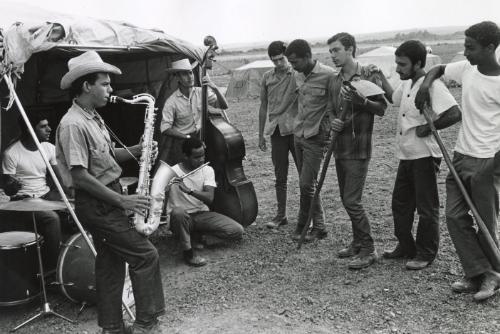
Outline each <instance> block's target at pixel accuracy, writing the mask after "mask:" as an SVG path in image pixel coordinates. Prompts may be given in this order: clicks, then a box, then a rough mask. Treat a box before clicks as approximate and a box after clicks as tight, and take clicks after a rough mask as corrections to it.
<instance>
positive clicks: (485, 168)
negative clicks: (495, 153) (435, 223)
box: [446, 152, 500, 278]
mask: <svg viewBox="0 0 500 334" xmlns="http://www.w3.org/2000/svg"><path fill="white" fill-rule="evenodd" d="M453 166H454V167H455V170H456V171H457V173H458V175H459V177H460V179H461V180H462V182H463V184H464V186H465V188H466V189H467V192H468V193H469V195H470V197H471V198H472V202H473V203H474V205H475V206H476V209H477V211H478V212H479V215H480V216H481V218H482V220H483V221H484V224H485V225H486V228H487V229H488V230H489V232H490V235H491V236H492V238H493V240H494V241H495V242H496V243H497V245H498V234H497V219H498V191H497V189H496V188H495V177H494V176H495V175H498V171H495V170H494V159H493V158H488V159H481V158H473V157H469V156H466V155H463V154H460V153H458V152H455V154H454V156H453ZM499 167H500V165H497V166H496V168H499ZM469 210H470V209H469V206H468V205H467V203H466V202H465V199H464V196H463V195H462V193H461V192H460V189H459V187H458V185H457V183H456V182H455V179H454V178H453V176H452V175H451V174H449V175H448V176H447V178H446V224H447V226H448V231H449V232H450V237H451V240H452V241H453V244H454V245H455V249H456V251H457V254H458V257H459V258H460V262H461V263H462V267H463V269H464V272H465V276H466V277H469V278H472V277H475V276H477V275H480V274H483V273H485V272H486V271H488V270H491V269H492V266H491V263H490V260H489V257H490V258H491V255H489V252H488V248H487V247H486V246H485V245H486V241H485V238H484V235H483V233H482V232H480V231H478V230H477V228H476V227H475V225H474V222H473V219H472V216H471V215H470V214H469Z"/></svg>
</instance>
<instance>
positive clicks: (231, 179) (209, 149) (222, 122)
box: [200, 36, 258, 227]
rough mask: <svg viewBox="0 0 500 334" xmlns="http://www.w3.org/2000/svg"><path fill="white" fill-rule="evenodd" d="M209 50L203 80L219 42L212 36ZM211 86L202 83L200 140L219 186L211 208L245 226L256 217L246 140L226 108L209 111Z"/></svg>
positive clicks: (206, 41)
mask: <svg viewBox="0 0 500 334" xmlns="http://www.w3.org/2000/svg"><path fill="white" fill-rule="evenodd" d="M204 44H205V46H207V47H208V48H207V51H206V52H205V54H204V56H203V61H202V63H201V76H200V80H202V79H203V78H204V77H205V76H206V73H207V68H211V66H212V62H213V58H214V56H215V50H216V49H217V42H216V41H215V38H213V37H212V36H207V37H205V40H204ZM207 89H208V87H207V86H206V85H202V128H201V132H200V137H201V140H202V141H204V142H205V145H206V160H207V161H209V162H210V165H211V166H212V168H213V169H214V172H215V180H216V183H217V188H215V197H214V201H213V204H212V207H211V209H212V210H213V211H215V212H219V213H221V214H223V215H226V216H228V217H231V218H232V219H234V220H235V221H237V222H238V223H240V224H241V225H242V226H243V227H246V226H248V225H250V224H251V223H253V222H254V221H255V218H256V217H257V210H258V204H257V196H256V195H255V189H254V187H253V184H252V182H251V181H250V180H248V179H247V178H246V176H245V172H244V171H243V165H242V160H243V159H244V157H245V142H244V140H243V136H242V134H241V132H240V131H239V130H238V129H236V128H235V127H234V126H233V125H231V124H230V123H229V122H228V121H227V117H226V116H225V114H224V112H223V111H220V112H219V113H209V112H208V95H207V94H208V92H207Z"/></svg>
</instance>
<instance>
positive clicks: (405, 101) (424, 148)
mask: <svg viewBox="0 0 500 334" xmlns="http://www.w3.org/2000/svg"><path fill="white" fill-rule="evenodd" d="M423 81H424V77H421V78H419V79H418V80H417V81H416V82H415V84H413V87H412V81H411V80H404V81H402V82H401V84H400V85H399V87H398V88H397V89H396V90H395V91H394V93H393V95H392V101H393V103H394V106H396V107H397V106H399V112H398V125H397V133H396V156H397V157H398V159H400V160H414V159H420V158H425V157H434V158H441V157H442V153H441V150H440V149H439V145H438V144H437V142H436V139H435V138H434V136H427V137H423V138H420V137H417V133H416V128H417V126H419V125H423V124H427V121H426V119H425V117H424V115H423V114H422V113H420V110H418V109H417V108H416V107H415V96H416V95H417V92H418V89H419V88H420V86H421V85H422V82H423ZM429 93H430V95H431V108H432V110H433V111H434V115H432V117H433V118H434V119H436V118H437V117H438V116H439V115H441V114H442V113H443V112H445V111H446V110H448V109H450V108H451V107H453V106H456V105H457V102H456V101H455V99H454V98H453V96H452V95H451V93H450V91H449V90H448V89H447V88H446V86H445V85H444V84H443V82H442V81H441V80H436V81H434V82H433V84H432V85H431V88H430V90H429Z"/></svg>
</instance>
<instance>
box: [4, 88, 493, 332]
mask: <svg viewBox="0 0 500 334" xmlns="http://www.w3.org/2000/svg"><path fill="white" fill-rule="evenodd" d="M453 93H454V94H455V95H456V96H457V97H458V96H459V92H458V90H457V89H456V88H455V89H453ZM257 110H258V100H249V101H239V102H233V103H231V108H230V111H229V112H228V114H229V117H230V118H231V120H232V122H233V123H234V124H235V125H236V126H237V127H238V128H239V129H241V130H242V132H243V136H244V138H245V142H246V149H247V159H246V160H245V161H244V167H245V172H246V174H247V177H248V178H249V179H250V180H252V181H253V184H254V187H255V190H256V193H257V197H258V202H259V214H258V217H257V221H256V224H255V225H251V226H249V227H248V228H247V229H246V234H245V236H244V238H243V240H242V241H241V242H238V243H234V244H228V245H225V246H221V247H217V248H213V249H206V250H203V251H201V254H202V255H203V256H204V257H206V258H208V260H209V264H208V265H207V266H205V267H202V268H191V267H188V266H185V265H184V264H183V263H182V261H181V259H180V253H179V252H178V251H177V247H176V244H175V242H174V241H173V240H172V239H171V238H170V237H169V236H168V235H167V233H165V232H166V231H165V230H164V229H163V228H162V229H161V230H160V231H159V233H158V234H157V235H155V236H154V238H153V241H154V243H155V244H156V245H157V247H158V249H159V252H160V255H161V268H162V275H163V283H164V291H165V300H166V304H167V308H166V310H167V312H166V315H165V316H164V317H162V321H161V329H162V333H182V334H191V333H193V334H197V333H207V334H210V333H235V334H236V333H244V334H253V333H498V332H500V315H499V312H498V306H497V305H498V303H499V302H500V299H499V298H498V297H495V298H492V299H491V300H489V301H487V302H485V303H482V304H477V303H474V302H473V301H472V296H471V295H458V294H454V293H452V292H451V291H450V283H451V282H453V281H454V280H456V279H458V278H460V276H461V275H462V271H461V267H460V264H459V262H458V259H457V257H456V254H455V252H454V249H453V246H452V245H451V242H450V239H449V236H448V233H447V231H446V226H445V224H444V218H443V217H442V218H441V222H443V223H442V225H441V248H440V251H439V256H438V258H437V259H436V261H435V262H434V263H433V264H432V266H430V267H428V268H427V269H425V270H422V271H416V272H411V271H407V270H405V269H404V263H403V262H402V261H386V260H383V261H382V260H380V261H379V262H378V263H377V264H375V265H374V266H371V267H370V268H367V269H363V270H360V271H350V270H348V269H347V262H348V261H347V260H342V259H338V258H337V257H336V256H335V254H336V252H337V251H338V250H339V249H340V248H341V247H343V246H344V245H346V244H347V243H348V242H349V241H350V238H351V227H350V222H349V220H348V217H347V215H346V213H345V211H344V209H343V207H342V205H341V203H340V200H339V196H338V187H337V181H336V177H335V173H334V166H333V163H332V165H331V166H329V168H330V169H329V172H328V176H327V181H326V183H325V186H324V188H323V189H324V190H323V204H324V207H325V210H326V217H327V228H328V232H329V235H328V237H327V238H326V239H324V240H321V241H318V242H315V243H313V244H306V245H305V246H304V247H303V248H302V249H301V250H300V251H298V250H296V245H295V243H294V242H292V241H291V239H290V233H291V232H292V231H293V229H294V224H295V223H296V215H297V208H298V199H299V196H298V178H297V173H296V170H295V168H292V167H290V177H289V192H288V194H289V200H288V203H289V205H288V217H289V221H290V224H289V225H288V226H285V227H283V228H282V229H280V230H279V231H269V230H267V229H266V228H265V227H263V224H264V223H265V222H267V221H269V220H270V219H271V218H272V217H273V215H274V214H275V197H274V181H273V169H272V165H271V159H270V153H269V152H261V151H260V150H259V149H258V147H257ZM395 120H396V112H395V110H393V109H389V110H388V111H387V113H386V115H385V116H384V117H383V118H377V120H376V123H375V130H374V142H373V146H374V147H373V158H372V161H371V164H370V171H369V174H368V179H367V182H366V190H365V194H364V203H365V208H366V210H367V212H368V215H369V219H370V221H371V225H372V229H373V236H374V238H375V243H376V248H377V250H378V252H379V253H381V252H382V251H383V249H384V248H392V247H394V245H395V243H396V241H395V238H394V236H393V226H392V218H391V211H390V197H391V192H392V186H393V182H394V178H395V173H396V169H397V159H396V158H395V157H394V154H393V152H394V134H395V126H396V124H395ZM456 134H457V127H453V128H451V129H448V130H445V131H443V132H442V135H443V138H444V140H445V142H446V144H447V146H448V147H449V148H451V145H452V143H453V142H454V140H455V138H456ZM446 174H447V168H446V166H444V165H443V166H442V171H441V174H440V178H439V188H440V193H441V200H442V203H444V201H443V199H444V178H445V176H446ZM442 211H443V210H442ZM441 213H443V212H441ZM49 301H50V303H51V305H52V307H53V308H54V309H55V310H56V311H57V312H60V313H62V314H64V315H66V316H68V317H70V318H72V319H75V320H77V323H76V324H69V323H67V322H64V321H62V320H60V319H58V318H55V317H46V318H45V319H40V320H37V321H36V322H34V323H33V324H32V325H30V326H27V327H26V328H23V329H21V330H19V331H18V333H35V332H38V333H43V334H46V333H47V334H48V333H96V332H98V328H97V325H96V311H95V308H94V307H89V308H87V309H85V310H84V311H83V312H82V313H81V314H78V310H79V305H77V304H73V303H71V302H70V301H68V300H67V299H65V298H64V297H63V296H62V295H61V294H60V293H59V292H58V289H57V288H56V287H51V288H50V290H49ZM38 310H39V305H38V304H37V303H36V302H35V303H31V304H29V305H24V306H19V307H13V308H2V309H0V332H2V333H5V332H7V331H8V330H9V329H10V328H12V327H14V326H15V325H16V324H18V323H20V322H22V321H23V320H25V319H26V318H28V317H29V316H30V315H32V314H34V313H35V312H37V311H38Z"/></svg>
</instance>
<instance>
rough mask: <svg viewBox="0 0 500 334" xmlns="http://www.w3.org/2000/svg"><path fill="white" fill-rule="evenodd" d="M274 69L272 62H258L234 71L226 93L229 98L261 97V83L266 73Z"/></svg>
mask: <svg viewBox="0 0 500 334" xmlns="http://www.w3.org/2000/svg"><path fill="white" fill-rule="evenodd" d="M272 68H274V64H273V62H272V61H271V60H269V59H267V60H256V61H254V62H251V63H249V64H246V65H244V66H241V67H238V68H237V69H235V70H234V71H233V74H232V76H231V80H230V81H229V85H228V87H227V91H226V97H227V98H237V99H240V98H245V97H259V96H260V81H261V80H262V76H263V75H264V73H265V72H267V71H269V70H270V69H272Z"/></svg>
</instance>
